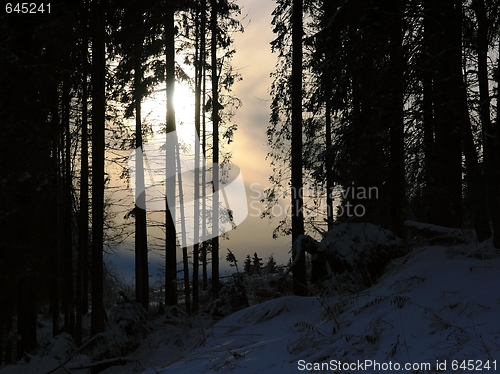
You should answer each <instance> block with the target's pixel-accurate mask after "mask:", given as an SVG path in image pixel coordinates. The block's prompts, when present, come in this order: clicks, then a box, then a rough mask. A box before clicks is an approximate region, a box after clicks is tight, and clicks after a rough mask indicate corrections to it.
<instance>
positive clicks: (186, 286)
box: [175, 142, 191, 314]
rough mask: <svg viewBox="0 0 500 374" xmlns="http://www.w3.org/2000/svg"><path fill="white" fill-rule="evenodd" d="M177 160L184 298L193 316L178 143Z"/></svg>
mask: <svg viewBox="0 0 500 374" xmlns="http://www.w3.org/2000/svg"><path fill="white" fill-rule="evenodd" d="M175 159H176V162H177V176H178V178H177V179H178V181H179V207H180V216H181V217H180V218H181V237H182V240H181V247H182V268H183V272H184V298H185V303H186V313H187V314H191V289H190V285H189V259H188V252H187V240H186V218H185V216H184V213H185V212H184V191H183V186H182V169H181V155H180V149H179V143H178V142H176V155H175Z"/></svg>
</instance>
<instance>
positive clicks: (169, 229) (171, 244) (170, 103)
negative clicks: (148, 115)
mask: <svg viewBox="0 0 500 374" xmlns="http://www.w3.org/2000/svg"><path fill="white" fill-rule="evenodd" d="M165 45H166V54H165V57H166V71H167V76H166V80H167V140H166V142H167V143H166V152H167V155H166V157H167V161H166V167H167V170H175V167H176V164H175V148H176V145H175V139H174V136H175V135H174V134H175V131H176V125H175V108H174V90H175V25H174V9H173V6H172V4H168V5H167V7H166V15H165ZM175 180H176V176H175V172H174V173H172V176H170V177H169V178H168V179H167V181H166V186H165V187H166V195H167V196H166V198H165V200H166V212H165V219H166V238H165V240H166V242H165V250H166V252H165V304H166V305H177V255H176V252H177V238H176V230H175V216H174V213H175V204H172V203H173V202H174V201H175V196H176V192H175ZM169 197H170V198H171V199H170V200H172V201H169Z"/></svg>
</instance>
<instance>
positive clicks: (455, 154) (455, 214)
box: [427, 0, 462, 228]
mask: <svg viewBox="0 0 500 374" xmlns="http://www.w3.org/2000/svg"><path fill="white" fill-rule="evenodd" d="M454 3H455V0H447V1H443V2H429V4H428V5H429V9H428V14H427V16H429V17H430V19H431V22H432V21H433V22H435V23H436V25H438V26H437V27H435V28H433V30H434V33H433V34H432V35H430V38H431V39H432V42H431V47H432V49H431V58H434V61H435V64H434V68H433V69H432V72H433V75H432V79H433V82H432V83H433V90H432V93H433V112H434V119H433V121H434V136H435V140H434V142H435V147H434V152H435V161H436V162H435V175H434V178H433V179H434V180H433V182H434V190H433V191H432V193H433V194H434V195H435V201H436V202H437V204H435V205H434V206H433V207H432V208H433V214H432V220H433V221H431V223H434V224H437V225H440V226H447V227H456V228H460V227H462V149H461V143H460V128H459V121H460V118H459V117H460V115H459V109H460V108H459V107H457V105H458V104H459V103H458V102H457V100H456V99H457V94H458V95H459V94H460V93H459V90H460V85H461V84H462V83H461V77H462V70H461V69H462V60H461V39H460V38H461V33H458V34H457V29H458V27H459V24H460V20H461V17H462V15H461V10H460V9H461V7H458V8H460V9H457V7H456V6H455V5H456V4H454ZM457 91H458V92H457Z"/></svg>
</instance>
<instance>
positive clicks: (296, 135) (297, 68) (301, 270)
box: [291, 0, 308, 296]
mask: <svg viewBox="0 0 500 374" xmlns="http://www.w3.org/2000/svg"><path fill="white" fill-rule="evenodd" d="M302 33H303V30H302V0H293V5H292V92H291V96H292V149H291V167H292V179H291V188H292V191H291V192H292V193H291V199H292V212H291V213H292V255H293V261H294V263H295V265H294V268H293V292H294V294H295V295H300V296H305V295H307V294H308V290H307V276H306V257H305V252H304V251H302V250H299V248H297V245H298V241H297V239H298V238H299V236H300V235H303V234H304V212H303V206H304V202H303V196H302V187H303V186H302ZM297 257H298V258H297Z"/></svg>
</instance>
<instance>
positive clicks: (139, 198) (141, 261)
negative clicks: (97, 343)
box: [134, 11, 149, 310]
mask: <svg viewBox="0 0 500 374" xmlns="http://www.w3.org/2000/svg"><path fill="white" fill-rule="evenodd" d="M136 16H137V18H136V22H135V28H136V33H137V34H136V39H135V45H134V96H135V97H134V99H135V149H136V158H135V188H136V190H135V191H136V202H135V295H136V299H137V301H138V302H139V303H140V304H141V305H142V306H143V307H144V309H146V310H148V309H149V269H148V239H147V222H146V187H145V184H144V162H143V142H142V120H141V102H142V96H143V94H142V79H143V71H142V52H143V42H144V38H143V36H142V28H143V20H142V12H140V11H137V15H136Z"/></svg>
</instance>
